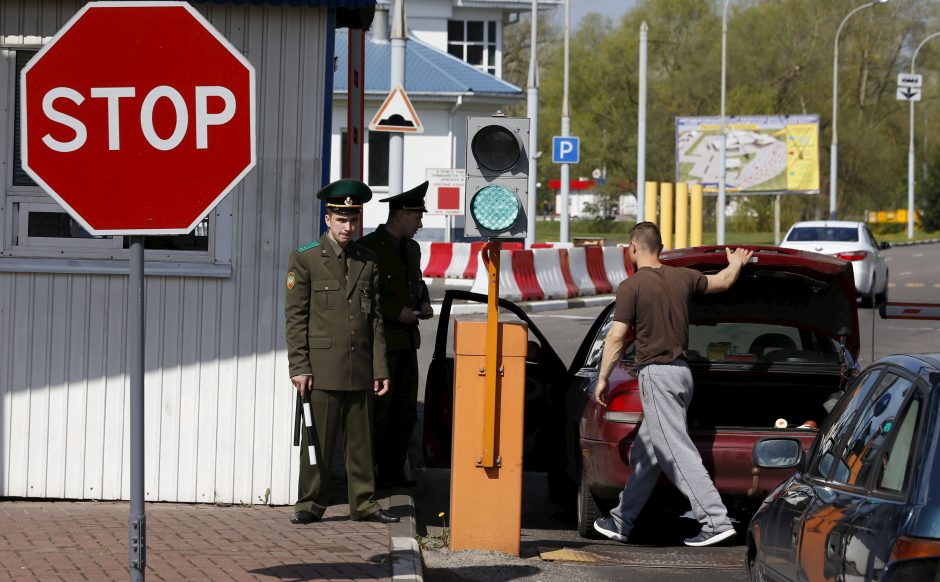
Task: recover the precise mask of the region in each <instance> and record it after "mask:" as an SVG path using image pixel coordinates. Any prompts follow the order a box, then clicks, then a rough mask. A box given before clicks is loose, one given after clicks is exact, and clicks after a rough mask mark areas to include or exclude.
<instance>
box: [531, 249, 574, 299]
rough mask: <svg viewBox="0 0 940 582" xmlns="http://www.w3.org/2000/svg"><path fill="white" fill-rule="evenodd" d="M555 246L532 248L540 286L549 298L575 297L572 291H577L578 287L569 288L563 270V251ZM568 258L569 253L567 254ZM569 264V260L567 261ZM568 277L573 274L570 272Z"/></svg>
mask: <svg viewBox="0 0 940 582" xmlns="http://www.w3.org/2000/svg"><path fill="white" fill-rule="evenodd" d="M559 250H564V249H553V248H541V249H533V250H532V258H533V261H534V262H535V276H536V278H537V279H538V282H539V286H540V287H541V288H542V291H544V292H545V297H547V298H549V299H567V298H568V297H574V295H572V294H571V293H572V292H574V293H577V289H574V288H573V287H574V286H573V285H572V289H570V290H569V289H568V285H567V284H566V283H565V276H564V274H563V273H562V270H561V254H562V253H561V252H559ZM565 257H566V258H567V253H566V254H565ZM565 264H566V265H567V261H565ZM568 277H569V278H570V277H571V275H570V273H569V275H568Z"/></svg>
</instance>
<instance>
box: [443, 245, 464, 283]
mask: <svg viewBox="0 0 940 582" xmlns="http://www.w3.org/2000/svg"><path fill="white" fill-rule="evenodd" d="M451 244H452V245H453V251H452V252H451V257H450V264H449V265H448V266H447V270H445V271H444V276H445V277H447V278H449V279H463V274H464V272H465V271H466V270H467V265H469V264H470V243H451Z"/></svg>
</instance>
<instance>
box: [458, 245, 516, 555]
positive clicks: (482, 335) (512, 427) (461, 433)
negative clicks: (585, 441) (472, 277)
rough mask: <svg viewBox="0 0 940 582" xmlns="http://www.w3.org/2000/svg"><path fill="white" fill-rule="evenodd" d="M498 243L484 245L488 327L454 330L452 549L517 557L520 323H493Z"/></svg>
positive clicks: (465, 325) (460, 326) (496, 318)
mask: <svg viewBox="0 0 940 582" xmlns="http://www.w3.org/2000/svg"><path fill="white" fill-rule="evenodd" d="M499 250H500V244H499V242H489V243H487V244H486V245H485V246H484V247H483V252H482V254H481V258H482V259H483V262H484V264H485V266H486V269H487V279H488V283H489V285H488V287H489V289H488V301H487V318H486V323H482V322H463V321H457V322H456V323H455V324H454V356H455V357H454V360H455V363H454V414H453V417H454V436H453V450H452V451H451V473H450V476H451V481H450V516H451V535H450V549H451V550H452V551H457V550H470V549H474V550H492V551H498V552H503V553H507V554H513V555H516V556H518V555H519V544H520V539H521V533H522V427H523V425H522V423H523V413H524V407H525V358H526V351H527V349H528V339H529V331H528V328H527V327H526V325H525V324H520V323H499Z"/></svg>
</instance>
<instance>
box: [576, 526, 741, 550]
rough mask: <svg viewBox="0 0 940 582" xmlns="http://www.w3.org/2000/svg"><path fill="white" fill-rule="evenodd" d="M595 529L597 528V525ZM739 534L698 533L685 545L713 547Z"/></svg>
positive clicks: (723, 532)
mask: <svg viewBox="0 0 940 582" xmlns="http://www.w3.org/2000/svg"><path fill="white" fill-rule="evenodd" d="M595 527H597V526H596V525H595ZM736 533H737V532H736V531H734V528H730V529H726V530H725V531H719V532H712V533H705V532H704V531H700V532H698V535H697V536H695V537H694V538H688V539H687V540H685V545H687V546H692V547H695V548H700V547H703V546H713V545H715V544H718V543H721V542H723V541H725V540H727V539H730V538H733V537H734V535H735V534H736Z"/></svg>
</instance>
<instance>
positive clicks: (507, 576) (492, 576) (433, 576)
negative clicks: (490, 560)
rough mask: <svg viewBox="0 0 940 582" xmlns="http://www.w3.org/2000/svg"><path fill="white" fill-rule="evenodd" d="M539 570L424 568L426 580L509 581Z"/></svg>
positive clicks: (531, 567)
mask: <svg viewBox="0 0 940 582" xmlns="http://www.w3.org/2000/svg"><path fill="white" fill-rule="evenodd" d="M539 572H541V570H540V569H539V568H536V567H534V566H521V565H520V566H506V565H500V566H463V567H458V568H447V569H443V568H425V570H424V579H425V581H426V582H449V581H450V580H455V579H456V580H489V581H490V582H509V581H510V580H518V579H520V578H526V577H528V576H534V575H536V574H538V573H539Z"/></svg>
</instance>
